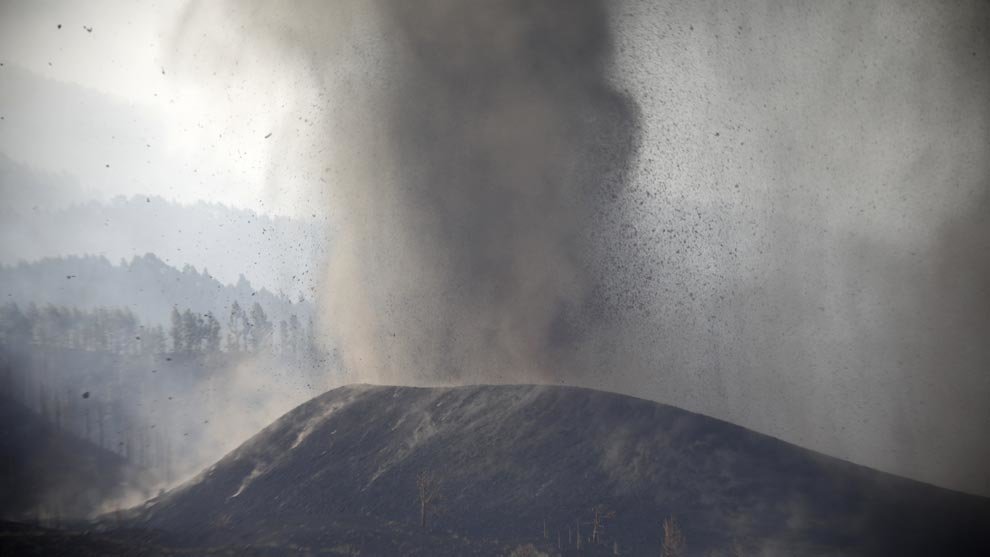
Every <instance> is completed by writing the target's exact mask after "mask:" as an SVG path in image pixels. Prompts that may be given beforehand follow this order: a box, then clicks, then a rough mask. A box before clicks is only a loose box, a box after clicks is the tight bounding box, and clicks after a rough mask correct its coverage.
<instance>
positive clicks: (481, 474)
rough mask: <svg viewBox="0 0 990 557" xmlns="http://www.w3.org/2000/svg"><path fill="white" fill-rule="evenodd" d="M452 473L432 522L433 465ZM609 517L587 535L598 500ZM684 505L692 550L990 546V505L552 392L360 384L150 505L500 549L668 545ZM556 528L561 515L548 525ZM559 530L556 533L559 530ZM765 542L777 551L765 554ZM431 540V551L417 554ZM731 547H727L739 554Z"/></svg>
mask: <svg viewBox="0 0 990 557" xmlns="http://www.w3.org/2000/svg"><path fill="white" fill-rule="evenodd" d="M424 470H428V471H432V472H433V473H434V474H435V475H437V476H438V477H439V479H440V481H441V482H442V486H441V490H440V491H441V495H442V503H441V504H440V510H441V511H442V514H440V515H439V516H438V517H436V518H435V519H434V520H433V524H432V525H431V526H430V528H428V529H427V532H426V533H423V532H422V531H421V530H420V529H419V503H418V500H417V486H416V477H417V474H419V473H420V472H422V471H424ZM596 505H603V506H604V507H605V508H606V509H608V510H611V511H614V512H615V517H614V518H612V519H610V520H607V521H606V522H605V530H604V534H603V535H602V536H601V538H602V543H601V547H600V548H597V549H596V548H594V547H589V542H588V541H587V538H588V536H589V535H590V534H591V529H592V526H591V520H592V518H593V511H592V508H593V507H594V506H596ZM669 515H673V516H675V517H676V518H677V520H678V521H679V523H680V524H681V526H682V528H683V530H684V533H685V534H686V536H687V540H688V544H689V548H690V551H689V555H707V554H708V553H707V552H708V551H710V550H727V549H728V548H730V547H731V546H732V545H733V544H734V543H738V544H740V545H741V546H742V547H743V548H746V549H747V553H748V554H786V555H802V554H807V555H819V554H828V555H831V554H842V555H895V554H896V555H934V554H939V555H976V554H990V505H988V501H987V500H986V499H983V498H979V497H974V496H969V495H964V494H960V493H955V492H950V491H946V490H942V489H938V488H935V487H932V486H927V485H924V484H920V483H917V482H913V481H909V480H905V479H902V478H897V477H894V476H890V475H887V474H883V473H880V472H876V471H872V470H869V469H866V468H863V467H859V466H856V465H852V464H849V463H847V462H843V461H840V460H836V459H833V458H829V457H826V456H823V455H820V454H817V453H814V452H811V451H808V450H805V449H801V448H798V447H795V446H793V445H789V444H787V443H784V442H782V441H779V440H776V439H773V438H770V437H767V436H764V435H760V434H757V433H754V432H752V431H748V430H746V429H743V428H740V427H738V426H734V425H731V424H729V423H726V422H722V421H719V420H715V419H712V418H708V417H705V416H701V415H697V414H692V413H690V412H686V411H683V410H679V409H677V408H673V407H669V406H665V405H662V404H657V403H654V402H650V401H646V400H640V399H636V398H632V397H627V396H620V395H615V394H610V393H604V392H596V391H591V390H585V389H577V388H567V387H550V386H472V387H459V388H406V387H401V388H395V387H371V386H351V387H344V388H340V389H336V390H333V391H330V392H328V393H326V394H324V395H322V396H319V397H317V398H315V399H313V400H311V401H309V402H307V403H305V404H303V405H301V406H299V407H298V408H296V409H294V410H293V411H291V412H289V413H288V414H286V415H285V416H283V417H282V418H281V419H279V420H278V421H276V422H275V423H273V424H272V425H271V426H269V427H268V428H266V429H265V430H263V431H262V432H260V433H259V434H258V435H256V436H255V437H254V438H252V439H251V440H249V441H248V442H246V443H245V444H244V445H242V446H241V447H240V448H238V449H237V450H236V451H234V452H232V453H231V454H229V455H228V456H227V457H225V458H224V459H222V460H221V461H220V462H218V463H217V464H216V465H214V466H213V467H211V468H210V469H209V470H207V471H206V472H204V473H203V474H202V475H201V476H200V477H198V478H196V479H195V480H193V481H191V482H190V483H188V484H186V485H184V486H183V487H181V488H179V489H177V490H175V491H174V492H171V493H169V494H167V495H166V496H164V497H162V498H160V499H158V500H153V501H152V502H150V503H149V504H147V505H146V506H145V507H143V508H142V509H139V510H138V513H137V516H136V517H135V523H134V526H137V527H138V528H142V529H155V530H160V531H164V532H165V533H166V534H165V535H166V537H168V538H169V539H170V540H171V541H172V542H173V543H174V542H176V541H179V542H182V543H188V544H194V545H201V546H205V545H226V544H232V543H233V544H252V545H265V546H272V545H274V546H282V545H287V544H292V545H298V546H302V547H308V548H317V549H318V548H334V547H336V548H342V547H351V548H356V549H362V550H363V552H364V553H363V554H430V555H441V554H458V555H465V554H475V553H476V554H489V555H490V554H493V551H503V550H504V549H505V548H509V547H514V546H516V545H519V544H523V543H534V544H536V545H537V547H541V548H544V549H545V550H547V551H551V552H553V553H556V552H557V549H556V548H557V544H558V541H557V540H558V535H559V537H560V540H561V542H560V544H561V546H562V547H563V551H562V552H563V554H565V555H569V554H578V553H576V550H575V548H574V546H575V541H574V539H575V536H576V531H577V529H578V523H580V529H581V535H582V537H583V538H585V541H584V544H583V545H584V548H583V550H582V551H583V552H584V553H581V554H596V552H601V551H607V552H608V553H611V552H612V550H613V549H614V547H615V545H616V544H617V545H618V548H619V551H620V553H622V554H631V555H644V554H659V545H660V541H659V540H660V536H661V530H660V522H661V520H662V519H663V518H664V517H667V516H669ZM544 524H545V526H544ZM544 528H545V531H546V538H544ZM760 551H763V552H766V553H758V552H760ZM418 552H420V553H418ZM726 554H728V553H726Z"/></svg>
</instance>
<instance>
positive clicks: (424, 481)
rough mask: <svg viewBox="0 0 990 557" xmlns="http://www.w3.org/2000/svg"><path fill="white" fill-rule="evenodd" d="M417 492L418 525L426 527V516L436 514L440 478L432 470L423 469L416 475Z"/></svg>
mask: <svg viewBox="0 0 990 557" xmlns="http://www.w3.org/2000/svg"><path fill="white" fill-rule="evenodd" d="M416 490H417V492H418V493H419V525H420V526H421V527H422V528H426V517H427V515H430V514H436V512H437V504H438V503H439V501H440V480H439V479H438V478H437V477H436V476H435V475H433V473H432V472H430V471H428V470H424V471H422V472H420V473H419V474H418V475H417V476H416Z"/></svg>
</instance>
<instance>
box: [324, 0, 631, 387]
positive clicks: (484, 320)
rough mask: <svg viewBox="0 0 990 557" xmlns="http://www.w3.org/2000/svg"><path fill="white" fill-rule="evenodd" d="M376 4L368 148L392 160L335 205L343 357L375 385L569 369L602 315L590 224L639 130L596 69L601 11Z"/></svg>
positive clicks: (593, 7)
mask: <svg viewBox="0 0 990 557" xmlns="http://www.w3.org/2000/svg"><path fill="white" fill-rule="evenodd" d="M383 11H384V14H383V18H384V23H385V26H386V30H385V36H386V37H387V39H388V44H387V45H386V51H387V54H386V56H387V60H388V62H387V63H388V64H389V66H388V67H389V68H391V69H392V72H391V76H390V78H391V79H390V82H389V86H388V89H387V91H385V92H384V94H383V96H382V105H381V106H380V107H379V110H381V117H382V118H384V121H385V123H384V124H383V126H382V128H381V130H380V133H381V134H382V137H381V138H380V140H379V141H380V142H381V151H380V152H376V157H382V158H384V159H386V160H387V161H388V162H387V163H386V164H387V165H388V166H387V167H388V168H391V169H392V170H393V172H394V173H393V174H392V175H388V174H384V173H380V174H377V175H376V174H375V173H374V172H372V173H371V175H370V176H369V180H368V182H365V183H360V184H357V186H358V187H361V188H368V189H370V193H368V194H367V195H370V196H371V197H372V199H370V200H369V201H370V204H369V205H363V204H360V205H358V206H356V207H351V206H348V207H347V209H348V210H351V211H352V214H351V215H349V216H348V220H349V222H350V223H351V224H350V230H349V233H348V235H349V239H350V241H351V242H352V243H351V244H350V248H351V249H354V250H355V252H356V260H357V261H356V262H355V263H356V265H355V267H354V268H352V269H349V272H350V273H351V276H349V278H348V279H347V280H348V281H353V282H351V285H353V286H358V287H359V288H361V289H362V290H363V296H362V297H361V298H359V299H358V300H357V301H358V303H360V304H366V305H367V307H368V308H370V311H372V312H373V313H374V317H373V321H372V323H371V324H370V325H368V327H367V328H366V329H365V330H364V331H363V334H364V335H365V338H363V339H361V340H360V341H359V342H361V343H365V347H366V349H367V354H368V356H367V357H368V359H367V360H365V361H356V362H353V364H354V366H355V367H357V368H359V369H360V368H367V369H363V370H362V373H371V374H374V375H377V378H378V379H379V380H382V381H388V382H396V381H409V380H414V381H426V382H465V381H468V382H477V381H510V380H511V381H529V382H541V381H549V380H563V381H567V380H568V379H569V378H571V377H573V376H574V375H575V373H576V372H577V371H578V368H581V367H582V365H581V362H580V361H579V360H578V359H576V358H575V357H574V356H575V354H576V351H575V347H576V345H578V344H579V343H582V342H586V341H588V339H589V338H591V337H592V335H593V333H594V331H595V330H597V329H598V328H599V327H600V322H601V321H602V320H603V319H605V318H606V316H607V312H608V308H606V307H605V306H606V305H607V303H608V302H607V300H605V299H604V298H603V296H602V293H601V289H600V287H599V286H600V278H599V276H598V274H599V272H600V266H599V265H598V260H599V257H598V256H597V254H596V253H595V251H594V248H593V243H592V238H593V236H594V235H595V234H596V231H595V229H594V227H593V226H591V225H592V223H593V222H594V221H595V219H598V218H601V213H602V212H603V211H604V212H609V211H612V210H614V207H615V200H616V198H617V195H618V194H619V193H620V192H621V191H622V189H623V187H624V185H625V177H626V170H627V165H628V164H629V162H630V160H631V158H632V155H633V154H634V152H635V148H636V143H637V139H638V137H637V130H638V122H637V113H636V108H635V104H634V103H633V102H632V101H631V99H629V98H628V96H627V95H624V94H622V93H621V92H619V91H617V90H616V88H615V87H614V86H613V84H612V83H611V82H610V80H609V79H608V77H607V72H608V71H609V69H610V62H611V57H612V46H613V45H612V37H611V33H610V28H609V26H608V13H607V11H606V9H605V6H604V4H603V3H601V2H597V1H581V2H573V1H548V2H528V1H508V2H460V1H446V0H443V1H433V2H428V3H425V4H424V3H401V2H394V3H386V4H384V10H383ZM380 160H381V159H376V160H375V164H380ZM379 168H385V166H380V167H379ZM344 187H345V188H346V187H348V186H347V185H344ZM354 210H356V211H357V213H356V214H355V213H354V212H353V211H354ZM330 265H331V267H332V266H333V265H334V262H331V263H330ZM335 286H339V283H332V284H331V285H330V288H331V290H330V292H333V291H334V290H333V288H334V287H335ZM330 292H328V295H329V297H333V298H339V297H337V296H334V295H333V294H331V293H330ZM336 303H339V301H338V302H336ZM361 311H368V309H363V308H357V307H349V306H348V305H346V304H345V305H344V306H341V307H338V308H337V314H338V315H344V316H346V315H351V314H354V313H357V312H361ZM342 324H343V326H344V327H345V328H346V327H349V324H348V323H347V322H346V321H344V322H343V323H342ZM345 334H346V333H345ZM345 351H346V348H345Z"/></svg>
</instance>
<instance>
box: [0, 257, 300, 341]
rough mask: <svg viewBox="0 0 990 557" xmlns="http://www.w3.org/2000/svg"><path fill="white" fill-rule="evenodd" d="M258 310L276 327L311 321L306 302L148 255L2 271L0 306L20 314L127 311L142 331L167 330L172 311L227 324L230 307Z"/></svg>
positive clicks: (45, 262)
mask: <svg viewBox="0 0 990 557" xmlns="http://www.w3.org/2000/svg"><path fill="white" fill-rule="evenodd" d="M235 301H236V302H238V304H240V305H241V306H242V307H243V308H245V309H247V308H250V307H251V306H252V305H253V304H254V303H255V302H257V303H258V304H260V305H261V306H262V308H263V309H264V311H265V312H266V313H267V314H268V317H269V319H270V320H272V321H273V322H274V323H276V324H278V322H279V321H280V320H289V319H290V317H291V316H292V315H296V317H297V318H298V319H299V320H300V321H301V322H302V323H304V324H305V323H307V322H308V320H309V318H310V317H312V315H313V304H312V303H311V302H309V301H300V300H298V299H297V300H291V299H289V297H288V296H286V295H283V294H273V293H272V292H269V291H268V290H266V289H264V288H262V289H260V290H256V289H255V288H254V287H253V286H252V285H251V283H250V282H249V281H248V280H247V279H246V278H244V276H243V275H241V277H240V280H238V281H237V283H236V284H223V283H221V282H220V281H219V280H217V279H216V278H214V277H213V275H211V274H210V271H209V270H208V269H203V270H202V271H197V270H196V269H195V268H193V267H191V266H186V267H185V268H183V269H182V270H179V269H176V268H174V267H172V266H170V265H168V264H166V263H165V262H164V261H162V260H160V259H159V258H158V257H156V256H155V255H152V254H146V255H144V256H141V257H134V258H132V259H131V260H130V261H126V260H122V261H120V262H119V263H118V264H113V263H111V262H110V261H109V260H108V259H107V258H106V257H102V256H83V257H77V256H70V257H59V258H45V259H42V260H40V261H35V262H32V263H20V264H17V265H0V302H2V303H8V302H14V303H16V304H18V305H20V306H21V307H22V308H23V307H26V306H28V305H29V304H31V303H34V304H37V305H39V306H41V305H44V304H52V305H57V306H66V307H78V308H96V307H127V308H129V309H130V310H131V311H133V312H134V314H135V315H136V316H137V317H138V318H139V320H140V321H141V322H142V323H143V324H145V325H155V324H160V325H164V326H166V328H167V326H168V322H169V314H170V312H171V311H172V308H173V307H174V306H177V307H178V308H179V309H180V310H182V309H185V308H191V309H192V310H193V311H194V312H197V313H206V312H208V311H210V312H213V314H214V315H215V316H216V317H217V319H218V320H219V321H220V323H221V324H224V325H225V324H226V319H227V317H228V316H229V315H230V311H231V306H232V305H233V303H234V302H235Z"/></svg>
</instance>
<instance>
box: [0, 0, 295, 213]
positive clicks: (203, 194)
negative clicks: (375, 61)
mask: <svg viewBox="0 0 990 557" xmlns="http://www.w3.org/2000/svg"><path fill="white" fill-rule="evenodd" d="M184 4H185V3H184V2H182V1H165V2H142V1H138V2H111V1H103V0H98V1H94V2H49V1H40V2H35V1H17V0H14V1H5V2H3V3H2V4H0V62H2V63H3V64H4V68H2V69H3V70H7V71H4V72H0V95H3V96H2V97H0V107H2V108H0V110H3V112H4V115H5V120H4V122H3V124H4V125H2V126H0V152H3V153H5V154H7V155H8V156H10V157H11V158H13V159H15V160H17V161H20V162H25V163H28V164H31V165H33V166H36V167H39V168H41V169H44V170H46V171H50V172H65V173H67V174H69V175H72V176H74V177H76V178H77V179H78V180H79V185H80V186H82V187H83V188H85V189H88V190H93V191H95V192H97V193H98V194H102V195H115V194H134V193H136V194H143V193H148V192H149V190H150V191H151V192H152V193H157V194H160V195H163V196H165V197H167V198H171V199H175V200H178V201H183V202H188V201H193V200H197V199H204V200H208V201H218V202H222V203H226V204H229V205H234V206H238V207H242V208H249V209H254V210H259V211H266V212H273V211H274V212H279V213H291V212H293V211H295V210H297V209H300V204H299V203H298V199H297V198H296V197H295V196H294V194H293V193H292V191H294V188H295V186H297V184H296V183H295V182H293V176H292V175H291V173H287V172H282V173H273V172H272V171H273V168H276V169H277V166H278V165H276V164H272V163H271V160H270V159H271V153H270V149H271V147H272V144H273V141H272V138H271V137H269V138H268V139H266V138H265V136H266V135H268V134H270V133H273V132H280V133H283V132H284V131H285V130H286V121H287V120H288V112H287V109H286V106H291V105H292V102H291V99H293V98H294V97H295V95H297V94H298V92H299V90H300V89H304V88H306V87H312V85H311V84H309V83H301V84H300V83H296V82H294V80H293V78H292V77H291V76H289V77H288V78H286V75H287V73H286V71H285V70H287V69H290V68H288V67H281V68H276V67H274V66H272V65H271V63H270V62H271V61H270V60H266V61H265V65H264V67H263V68H260V67H258V65H257V64H253V61H252V60H251V59H249V58H248V57H247V56H242V55H243V54H245V53H244V52H240V53H239V54H238V58H239V59H238V60H235V61H233V62H232V64H231V67H229V68H227V70H228V71H227V72H226V73H225V72H220V73H219V74H218V75H215V74H214V72H215V68H216V67H217V66H218V64H216V63H215V62H216V59H215V57H216V56H218V55H219V54H218V52H219V49H218V48H214V44H213V41H217V42H218V43H219V44H221V45H224V48H229V47H231V46H232V44H236V41H237V39H236V37H235V36H234V33H236V30H234V29H223V28H221V29H218V33H217V34H216V35H215V36H211V37H210V38H209V40H206V39H204V38H202V37H199V39H200V40H197V41H189V40H188V38H187V39H186V40H184V41H182V42H181V43H180V42H179V41H177V38H176V34H177V24H178V21H179V17H180V15H181V13H182V9H183V6H184ZM59 26H61V28H59ZM90 29H92V31H90ZM289 66H290V67H291V64H290V65H289ZM204 68H208V70H207V69H204ZM19 70H26V71H27V72H31V73H32V74H36V75H37V76H42V77H44V78H48V79H50V80H53V81H57V82H61V83H62V84H65V85H78V86H80V87H84V88H86V89H90V90H91V91H88V92H87V91H83V90H81V89H73V88H71V87H62V86H60V85H59V84H58V83H51V82H48V83H46V82H44V81H42V80H37V79H35V78H34V77H35V76H31V75H28V76H26V77H25V74H24V72H22V71H19ZM59 90H61V91H59ZM60 94H61V97H59V95H60ZM100 94H102V95H100ZM72 97H77V98H75V99H73V101H74V102H65V99H66V98H70V99H71V98H72ZM46 101H49V102H46ZM108 164H109V165H110V167H109V168H107V166H106V165H108ZM276 174H277V176H278V178H277V179H276V178H274V177H273V176H275V175H276ZM279 181H280V182H279ZM303 209H304V208H303ZM300 210H301V209H300Z"/></svg>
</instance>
